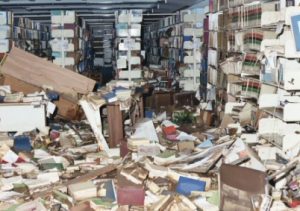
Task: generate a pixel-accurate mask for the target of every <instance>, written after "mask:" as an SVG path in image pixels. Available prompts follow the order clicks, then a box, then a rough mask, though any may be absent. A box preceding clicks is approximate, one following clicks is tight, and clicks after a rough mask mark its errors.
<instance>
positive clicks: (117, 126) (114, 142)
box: [107, 105, 124, 148]
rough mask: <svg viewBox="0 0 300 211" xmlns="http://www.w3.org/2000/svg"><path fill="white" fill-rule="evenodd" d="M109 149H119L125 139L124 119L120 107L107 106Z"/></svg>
mask: <svg viewBox="0 0 300 211" xmlns="http://www.w3.org/2000/svg"><path fill="white" fill-rule="evenodd" d="M107 116H108V135H109V147H110V148H113V147H117V146H118V145H120V141H121V140H122V139H124V128H123V117H122V111H120V106H119V105H107Z"/></svg>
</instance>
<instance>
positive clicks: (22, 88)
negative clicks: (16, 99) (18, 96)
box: [3, 74, 42, 95]
mask: <svg viewBox="0 0 300 211" xmlns="http://www.w3.org/2000/svg"><path fill="white" fill-rule="evenodd" d="M3 85H9V86H10V88H11V90H12V91H14V92H23V93H24V94H25V95H26V94H29V93H34V92H40V91H42V89H41V88H39V87H37V86H34V85H31V84H29V83H26V82H24V81H22V80H19V79H17V78H15V77H12V76H10V75H6V74H4V75H3Z"/></svg>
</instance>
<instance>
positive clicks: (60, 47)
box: [50, 10, 83, 71]
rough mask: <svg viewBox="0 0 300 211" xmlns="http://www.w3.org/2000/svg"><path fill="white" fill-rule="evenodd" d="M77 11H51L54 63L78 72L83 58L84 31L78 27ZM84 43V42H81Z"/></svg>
mask: <svg viewBox="0 0 300 211" xmlns="http://www.w3.org/2000/svg"><path fill="white" fill-rule="evenodd" d="M77 24H78V19H77V18H76V14H75V11H63V10H53V11H51V37H52V40H51V42H50V44H51V48H52V57H54V59H53V63H54V64H57V65H60V66H62V67H65V68H68V69H70V70H74V71H75V70H76V64H77V63H78V62H79V58H80V57H81V54H80V51H79V49H81V47H82V42H80V40H81V39H80V36H82V33H83V31H82V29H81V28H80V27H79V26H78V25H77ZM81 41H82V40H81Z"/></svg>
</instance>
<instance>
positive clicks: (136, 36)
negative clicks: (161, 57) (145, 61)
mask: <svg viewBox="0 0 300 211" xmlns="http://www.w3.org/2000/svg"><path fill="white" fill-rule="evenodd" d="M115 16H116V37H117V48H118V52H117V53H116V55H115V56H116V69H117V72H118V78H119V79H128V80H129V81H131V80H134V79H139V78H141V77H142V70H141V68H140V65H141V59H140V51H141V39H140V37H141V24H140V23H141V22H142V20H143V11H142V10H121V11H117V12H116V13H115ZM133 52H134V55H133ZM133 65H136V66H138V67H139V68H133Z"/></svg>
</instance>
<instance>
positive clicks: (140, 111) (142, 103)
mask: <svg viewBox="0 0 300 211" xmlns="http://www.w3.org/2000/svg"><path fill="white" fill-rule="evenodd" d="M139 116H140V118H144V99H143V98H142V97H141V98H140V101H139Z"/></svg>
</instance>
